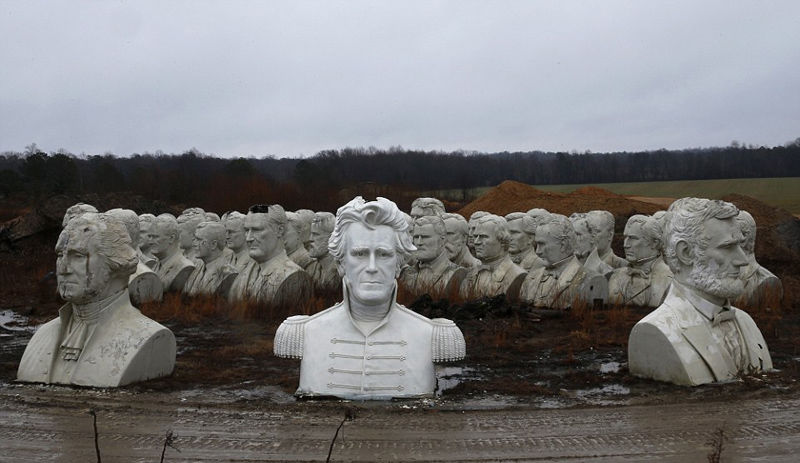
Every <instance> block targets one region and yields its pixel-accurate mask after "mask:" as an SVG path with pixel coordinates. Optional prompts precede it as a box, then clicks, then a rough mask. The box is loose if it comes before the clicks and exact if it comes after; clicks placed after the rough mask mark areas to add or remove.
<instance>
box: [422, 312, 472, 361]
mask: <svg viewBox="0 0 800 463" xmlns="http://www.w3.org/2000/svg"><path fill="white" fill-rule="evenodd" d="M431 324H432V325H433V335H432V336H433V339H431V347H432V350H433V352H432V358H433V361H434V362H451V361H454V360H461V359H463V358H464V357H465V356H466V355H467V347H466V343H465V342H464V335H463V334H462V333H461V330H460V329H459V328H458V327H457V326H456V324H455V323H453V321H452V320H448V319H446V318H434V319H432V320H431Z"/></svg>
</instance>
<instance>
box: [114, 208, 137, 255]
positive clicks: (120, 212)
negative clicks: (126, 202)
mask: <svg viewBox="0 0 800 463" xmlns="http://www.w3.org/2000/svg"><path fill="white" fill-rule="evenodd" d="M106 215H108V216H110V217H113V218H114V219H116V220H118V221H120V222H121V223H122V225H124V226H125V228H126V229H127V230H128V236H129V237H130V238H131V245H132V246H133V248H134V249H136V248H137V247H139V216H138V215H136V213H135V212H133V211H132V210H130V209H119V208H116V209H110V210H108V211H106Z"/></svg>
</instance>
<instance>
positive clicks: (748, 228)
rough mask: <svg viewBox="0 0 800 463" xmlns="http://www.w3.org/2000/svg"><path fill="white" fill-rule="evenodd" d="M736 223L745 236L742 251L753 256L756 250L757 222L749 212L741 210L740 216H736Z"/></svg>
mask: <svg viewBox="0 0 800 463" xmlns="http://www.w3.org/2000/svg"><path fill="white" fill-rule="evenodd" d="M736 223H737V224H739V229H741V231H742V235H744V242H742V249H743V250H744V252H746V253H748V254H752V253H753V252H754V251H755V249H756V220H755V219H754V218H753V216H752V215H750V213H749V212H747V211H744V210H739V215H737V216H736Z"/></svg>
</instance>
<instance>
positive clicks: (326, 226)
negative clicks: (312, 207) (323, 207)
mask: <svg viewBox="0 0 800 463" xmlns="http://www.w3.org/2000/svg"><path fill="white" fill-rule="evenodd" d="M335 224H336V216H334V215H333V214H331V213H330V212H315V213H314V220H313V221H312V222H311V226H312V227H313V226H314V225H316V226H317V228H321V229H322V231H324V232H325V233H333V227H334V225H335Z"/></svg>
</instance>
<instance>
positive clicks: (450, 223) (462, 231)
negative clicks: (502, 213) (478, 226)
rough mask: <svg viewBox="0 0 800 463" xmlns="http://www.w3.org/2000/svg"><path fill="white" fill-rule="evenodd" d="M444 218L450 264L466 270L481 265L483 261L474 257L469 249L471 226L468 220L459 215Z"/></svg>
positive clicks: (447, 215)
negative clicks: (468, 240) (468, 237)
mask: <svg viewBox="0 0 800 463" xmlns="http://www.w3.org/2000/svg"><path fill="white" fill-rule="evenodd" d="M442 218H443V219H444V226H445V230H446V238H447V242H446V243H445V250H446V251H447V258H448V259H450V262H452V263H454V264H456V265H458V266H459V267H464V268H470V267H475V266H477V265H480V264H481V261H479V260H478V259H477V258H476V257H475V256H473V255H472V253H470V250H469V247H467V235H468V233H469V225H468V224H467V221H466V219H464V217H462V216H460V215H458V214H444V215H443V216H442Z"/></svg>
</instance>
